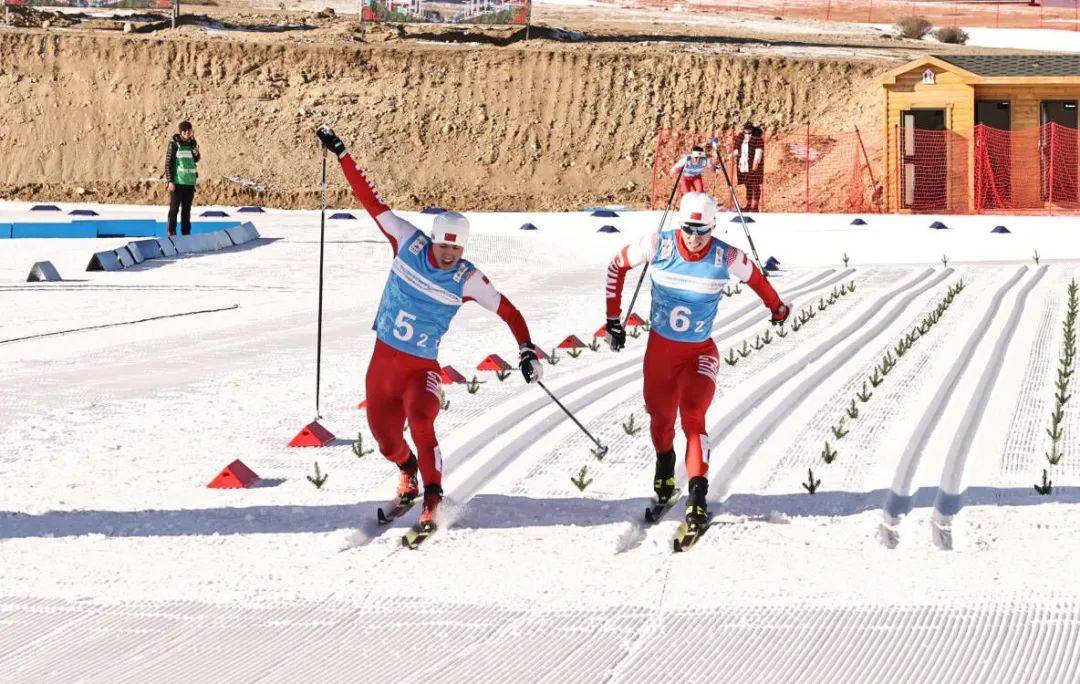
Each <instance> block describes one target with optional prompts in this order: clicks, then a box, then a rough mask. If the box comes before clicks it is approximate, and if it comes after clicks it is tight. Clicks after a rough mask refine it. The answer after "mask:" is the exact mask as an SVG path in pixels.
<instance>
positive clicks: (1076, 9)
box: [619, 0, 1080, 31]
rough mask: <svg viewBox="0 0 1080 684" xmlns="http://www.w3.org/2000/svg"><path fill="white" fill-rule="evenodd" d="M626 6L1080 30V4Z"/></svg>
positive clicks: (923, 1) (709, 0)
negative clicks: (925, 20)
mask: <svg viewBox="0 0 1080 684" xmlns="http://www.w3.org/2000/svg"><path fill="white" fill-rule="evenodd" d="M619 4H620V5H622V6H626V5H630V6H636V7H663V8H665V9H667V8H675V7H676V6H678V7H679V8H680V9H693V10H701V11H707V12H724V13H739V14H746V15H750V16H756V17H762V18H766V19H770V20H774V19H819V20H831V21H845V22H866V23H871V24H875V23H877V24H891V23H893V22H894V21H896V20H897V19H898V18H900V17H909V16H920V17H924V18H925V19H927V20H929V21H930V22H932V23H933V24H934V25H935V26H939V27H940V26H959V27H963V26H993V27H1009V28H1059V29H1067V30H1075V31H1080V0H1001V1H998V0H966V1H959V0H689V1H687V0H622V1H621V2H620V3H619Z"/></svg>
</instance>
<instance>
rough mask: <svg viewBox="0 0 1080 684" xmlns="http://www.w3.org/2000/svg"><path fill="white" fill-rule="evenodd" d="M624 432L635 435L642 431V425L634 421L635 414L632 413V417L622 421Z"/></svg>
mask: <svg viewBox="0 0 1080 684" xmlns="http://www.w3.org/2000/svg"><path fill="white" fill-rule="evenodd" d="M622 429H623V432H625V433H626V434H628V435H630V436H631V437H633V436H634V435H636V434H637V433H639V432H641V426H640V425H636V424H635V423H634V414H633V413H631V414H630V417H629V418H628V419H627V420H626V421H625V422H623V423H622Z"/></svg>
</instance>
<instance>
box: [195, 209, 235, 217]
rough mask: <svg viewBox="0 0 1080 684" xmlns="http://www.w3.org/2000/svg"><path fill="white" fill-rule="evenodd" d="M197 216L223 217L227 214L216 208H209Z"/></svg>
mask: <svg viewBox="0 0 1080 684" xmlns="http://www.w3.org/2000/svg"><path fill="white" fill-rule="evenodd" d="M199 216H201V217H202V218H225V217H227V216H228V214H226V213H225V212H223V211H219V210H217V209H210V210H208V211H204V212H203V213H201V214H199Z"/></svg>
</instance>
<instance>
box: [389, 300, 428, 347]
mask: <svg viewBox="0 0 1080 684" xmlns="http://www.w3.org/2000/svg"><path fill="white" fill-rule="evenodd" d="M415 320H416V314H411V313H409V312H408V311H406V310H404V309H402V310H401V311H398V315H397V318H396V319H394V331H393V332H394V337H396V338H398V339H399V340H401V341H402V342H408V341H409V340H411V339H412V338H413V335H414V334H416V331H415V330H414V329H413V327H412V322H413V321H415ZM427 341H428V336H427V334H426V333H421V334H420V339H419V340H417V342H416V346H418V347H426V346H427Z"/></svg>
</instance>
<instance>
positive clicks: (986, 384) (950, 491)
mask: <svg viewBox="0 0 1080 684" xmlns="http://www.w3.org/2000/svg"><path fill="white" fill-rule="evenodd" d="M1048 268H1049V266H1046V265H1043V266H1040V267H1039V268H1038V270H1036V271H1035V274H1034V275H1033V276H1032V277H1031V278H1029V279H1028V281H1027V282H1026V283H1025V284H1024V285H1023V287H1021V288H1020V291H1019V292H1018V293H1017V295H1016V299H1015V301H1014V302H1013V306H1012V310H1011V312H1010V313H1009V318H1008V319H1007V320H1006V322H1005V326H1004V327H1003V328H1002V330H1001V331H1000V332H999V333H998V336H997V339H996V340H995V341H994V347H993V350H992V352H991V355H990V359H989V362H988V363H987V365H986V367H985V368H984V369H983V372H982V375H981V376H980V377H979V383H978V385H977V386H976V388H975V392H974V394H973V396H972V398H971V399H970V400H969V403H968V405H967V410H966V411H964V416H963V418H962V419H961V422H960V425H959V429H958V430H957V432H956V433H954V435H953V439H952V442H951V444H950V446H949V450H948V452H947V456H946V459H945V467H944V468H943V470H942V473H941V484H940V485H939V488H938V494H937V497H936V499H935V501H934V517H935V518H936V519H937V523H938V524H939V525H943V526H951V523H952V520H953V518H954V516H955V515H956V513H957V512H959V510H960V507H961V506H962V505H963V502H962V497H963V492H962V491H961V489H960V485H961V483H962V481H963V477H964V470H965V468H966V466H967V460H968V455H969V453H970V451H971V445H972V443H973V442H974V441H975V433H976V431H977V430H978V428H979V425H980V423H981V422H982V419H983V416H984V414H985V413H986V406H987V404H988V403H989V402H990V396H991V394H992V393H993V390H994V386H995V384H996V383H997V380H998V378H999V377H1000V376H1001V366H1002V362H1003V361H1004V359H1005V354H1006V353H1008V351H1009V345H1010V344H1011V343H1012V339H1013V337H1014V335H1015V334H1016V328H1017V326H1018V325H1019V324H1020V318H1021V316H1022V315H1023V313H1024V306H1025V304H1026V303H1027V298H1028V295H1029V294H1031V291H1032V290H1033V289H1034V288H1035V286H1036V285H1038V284H1039V282H1040V281H1041V280H1042V279H1043V276H1045V275H1046V271H1047V269H1048ZM954 541H955V540H954V539H952V536H951V535H950V539H949V545H950V548H951V545H952V543H954Z"/></svg>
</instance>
